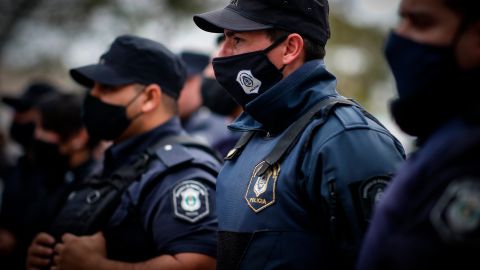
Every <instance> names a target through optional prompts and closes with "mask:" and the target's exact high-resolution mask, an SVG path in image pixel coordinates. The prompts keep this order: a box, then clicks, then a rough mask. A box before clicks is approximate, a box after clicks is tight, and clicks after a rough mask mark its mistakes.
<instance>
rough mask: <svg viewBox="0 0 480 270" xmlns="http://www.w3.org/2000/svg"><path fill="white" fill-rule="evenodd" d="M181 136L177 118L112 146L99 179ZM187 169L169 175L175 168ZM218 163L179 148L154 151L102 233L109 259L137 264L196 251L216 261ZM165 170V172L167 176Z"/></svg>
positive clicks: (211, 158) (124, 194)
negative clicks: (168, 139)
mask: <svg viewBox="0 0 480 270" xmlns="http://www.w3.org/2000/svg"><path fill="white" fill-rule="evenodd" d="M180 134H185V131H183V129H182V128H181V126H180V121H179V120H178V118H172V119H171V120H170V121H168V122H166V123H165V124H163V125H161V126H159V127H158V128H156V129H154V130H151V131H149V132H147V133H145V134H142V135H139V136H136V137H134V138H131V139H129V140H127V141H124V142H122V143H120V144H117V145H114V146H113V147H111V148H110V149H108V150H107V152H106V154H105V161H104V164H105V167H104V168H103V176H104V177H108V176H110V174H112V173H113V172H114V171H115V170H116V169H118V168H120V167H122V166H123V165H124V164H128V163H129V162H133V161H135V160H136V159H138V158H139V156H140V154H142V153H144V151H145V150H146V149H147V148H148V147H149V146H151V145H153V144H155V142H157V141H158V140H160V139H162V138H163V137H165V136H170V135H180ZM187 161H188V164H189V165H188V166H186V167H181V169H180V170H170V171H169V168H170V167H173V166H175V165H177V164H179V163H182V162H187ZM219 168H220V163H219V162H218V161H217V160H216V159H215V158H213V157H212V156H211V155H210V154H208V153H206V152H205V151H203V150H200V149H195V148H191V147H186V146H183V145H180V144H176V145H167V146H165V147H164V148H161V149H158V150H157V151H156V158H155V159H153V160H152V161H151V162H150V163H149V167H148V169H147V170H146V171H145V172H144V173H143V174H142V175H141V177H140V178H139V179H137V180H136V181H134V182H133V183H132V184H131V185H130V186H129V187H128V188H127V190H126V191H125V192H124V193H123V195H122V198H121V202H120V204H119V206H118V207H117V208H116V210H115V211H114V213H113V215H112V217H111V218H110V221H109V222H108V225H107V227H106V228H105V229H104V234H105V237H106V240H107V251H108V257H109V258H111V259H116V260H121V261H130V262H138V261H143V260H147V259H150V258H152V257H156V256H160V255H162V254H176V253H181V252H194V253H202V254H206V255H210V256H212V257H215V256H216V230H217V217H216V211H215V204H214V202H215V176H216V175H214V174H212V173H211V171H213V172H216V171H218V170H219ZM165 171H167V173H166V174H165Z"/></svg>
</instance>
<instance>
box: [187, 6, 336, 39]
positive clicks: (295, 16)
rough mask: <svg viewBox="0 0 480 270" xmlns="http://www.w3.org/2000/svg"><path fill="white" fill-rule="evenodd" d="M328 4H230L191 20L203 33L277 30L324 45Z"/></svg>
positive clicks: (328, 33) (327, 31)
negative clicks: (297, 34)
mask: <svg viewBox="0 0 480 270" xmlns="http://www.w3.org/2000/svg"><path fill="white" fill-rule="evenodd" d="M328 12H329V6H328V2H327V0H232V1H231V2H230V4H229V5H228V6H226V7H225V8H223V9H219V10H215V11H210V12H207V13H203V14H198V15H195V16H194V17H193V20H194V22H195V24H196V25H197V26H198V27H200V28H201V29H202V30H204V31H207V32H213V33H222V32H223V31H224V29H228V30H233V31H237V32H243V31H255V30H265V29H272V28H275V29H280V30H284V31H287V32H291V33H299V34H301V35H302V36H304V37H306V38H308V39H310V40H312V41H315V42H318V43H319V44H322V45H325V44H326V43H327V40H328V38H329V37H330V27H329V23H328Z"/></svg>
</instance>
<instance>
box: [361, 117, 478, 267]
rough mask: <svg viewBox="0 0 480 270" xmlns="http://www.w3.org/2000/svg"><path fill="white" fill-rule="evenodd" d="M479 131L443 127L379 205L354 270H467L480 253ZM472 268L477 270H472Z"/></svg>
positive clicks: (463, 125)
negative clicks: (479, 252)
mask: <svg viewBox="0 0 480 270" xmlns="http://www.w3.org/2000/svg"><path fill="white" fill-rule="evenodd" d="M478 164H480V126H478V125H473V124H469V123H467V122H465V121H462V120H459V119H456V120H454V121H450V122H449V123H447V124H445V125H443V127H441V128H439V129H437V130H436V131H435V132H434V134H433V135H431V136H430V137H429V138H428V139H427V141H426V142H425V143H424V145H423V146H422V147H421V148H420V150H418V151H417V152H416V153H414V154H413V155H412V156H411V157H410V158H409V160H408V161H407V162H406V163H405V164H404V165H403V166H402V167H401V169H400V170H399V173H398V175H397V176H396V177H395V178H394V179H393V182H392V184H391V185H390V186H389V187H388V189H387V191H386V192H385V194H384V199H383V200H382V201H381V203H380V204H378V206H377V208H376V211H375V215H374V217H373V220H372V224H371V226H370V228H369V230H368V233H367V235H366V238H365V242H364V244H363V246H362V251H361V253H360V257H359V262H358V266H357V269H362V270H363V269H365V270H366V269H368V270H375V269H382V270H383V269H468V268H471V267H472V265H476V264H478V261H477V257H478V251H479V250H480V237H479V236H480V171H479V170H478ZM473 267H474V268H475V266H473Z"/></svg>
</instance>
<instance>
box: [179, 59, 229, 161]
mask: <svg viewBox="0 0 480 270" xmlns="http://www.w3.org/2000/svg"><path fill="white" fill-rule="evenodd" d="M180 57H181V58H182V60H183V61H184V62H185V64H186V66H187V80H186V82H185V85H184V87H183V89H182V91H181V94H180V97H179V98H178V110H179V116H180V120H181V122H182V126H183V128H184V129H185V131H187V132H188V133H189V134H190V135H192V136H194V137H196V138H199V139H200V140H203V141H204V142H206V143H208V144H210V145H211V146H212V147H213V148H215V149H216V150H217V151H219V153H220V150H221V147H220V145H219V144H221V143H222V142H223V141H224V140H228V139H230V138H231V137H232V134H231V133H230V131H229V130H228V128H227V125H228V123H229V122H230V120H229V119H228V118H227V117H225V116H223V115H219V114H217V113H214V112H212V111H211V110H210V109H209V108H207V107H206V106H203V103H204V100H203V97H202V92H201V91H202V88H201V86H202V79H203V76H202V74H203V70H204V69H205V67H206V66H207V65H208V63H209V62H210V57H209V56H208V55H205V54H202V53H198V52H194V51H183V52H181V53H180ZM237 139H238V138H237Z"/></svg>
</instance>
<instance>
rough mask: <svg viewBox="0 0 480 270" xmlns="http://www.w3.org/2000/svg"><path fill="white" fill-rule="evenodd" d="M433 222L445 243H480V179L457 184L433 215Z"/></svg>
mask: <svg viewBox="0 0 480 270" xmlns="http://www.w3.org/2000/svg"><path fill="white" fill-rule="evenodd" d="M430 220H431V222H432V225H433V227H434V228H435V229H436V230H437V232H438V233H439V235H440V236H441V237H442V238H443V239H444V240H445V241H449V242H464V243H465V242H471V243H480V179H474V178H463V179H458V180H455V181H453V182H452V183H451V184H450V185H449V186H448V187H447V188H446V190H445V192H444V193H443V195H442V196H441V197H440V199H439V200H438V201H437V203H436V204H435V206H434V207H433V209H432V211H431V212H430Z"/></svg>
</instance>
